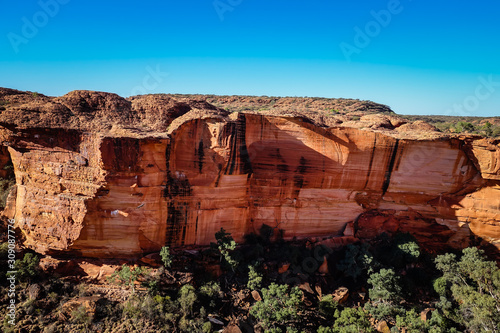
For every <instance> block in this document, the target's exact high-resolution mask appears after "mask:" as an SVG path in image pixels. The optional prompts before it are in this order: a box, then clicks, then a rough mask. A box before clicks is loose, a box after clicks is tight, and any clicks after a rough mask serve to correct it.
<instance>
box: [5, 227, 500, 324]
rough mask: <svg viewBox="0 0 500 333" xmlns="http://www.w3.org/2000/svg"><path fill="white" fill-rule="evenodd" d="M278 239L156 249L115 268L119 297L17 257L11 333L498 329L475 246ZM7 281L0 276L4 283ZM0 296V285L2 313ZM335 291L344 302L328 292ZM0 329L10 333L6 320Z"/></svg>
mask: <svg viewBox="0 0 500 333" xmlns="http://www.w3.org/2000/svg"><path fill="white" fill-rule="evenodd" d="M279 235H280V233H279V231H278V230H275V229H273V228H270V227H267V226H264V227H263V228H262V229H261V232H260V233H259V234H258V235H253V234H252V235H248V236H247V237H246V242H245V243H244V244H240V245H238V244H236V243H235V242H234V240H233V238H232V237H231V235H230V234H229V233H227V232H226V231H224V230H220V231H219V232H217V234H216V237H215V238H216V242H214V243H213V244H212V246H211V247H210V248H209V249H204V250H201V251H198V252H195V251H190V252H185V251H174V250H173V249H169V248H168V247H164V248H163V249H162V251H161V255H160V258H161V262H162V264H163V267H161V268H159V269H153V268H145V267H140V266H134V265H132V264H125V265H122V266H121V267H120V268H119V269H117V270H116V271H115V273H114V274H113V275H112V276H111V277H110V278H109V281H110V282H109V283H112V284H113V285H109V286H108V287H110V288H111V286H115V288H118V290H120V291H121V292H123V293H122V294H121V295H122V296H121V299H113V298H111V297H106V296H102V295H101V296H96V295H95V293H93V292H92V290H91V289H90V288H89V286H88V285H86V284H80V285H79V284H78V283H76V282H75V281H77V279H75V277H72V276H68V277H58V276H49V275H44V273H42V272H41V270H40V269H39V268H38V257H37V256H36V255H34V254H32V253H29V252H27V253H25V254H24V255H23V257H22V259H21V260H18V261H17V262H16V269H17V270H18V272H19V273H18V275H17V278H18V279H19V281H18V283H19V286H18V295H17V304H18V313H17V323H18V327H22V329H21V331H22V332H30V331H32V332H69V331H71V332H73V331H75V332H77V331H81V332H215V331H218V330H220V329H221V328H223V327H227V326H230V325H238V326H239V327H240V328H241V329H242V331H251V330H254V331H255V332H275V333H278V332H283V333H285V332H321V333H329V332H375V331H376V329H379V330H381V331H384V330H385V331H387V332H389V331H390V332H402V331H403V330H404V331H405V332H433V333H434V332H435V333H437V332H498V330H499V329H498V327H500V270H499V269H498V267H497V265H496V263H495V262H493V261H488V260H487V259H486V257H485V256H484V253H483V251H482V250H480V249H477V248H474V247H471V248H466V249H464V250H463V251H462V252H457V253H446V254H442V255H437V256H432V255H430V254H429V253H426V252H425V251H423V250H422V249H421V248H420V247H419V245H418V244H417V243H416V242H415V239H414V238H413V237H412V236H410V235H408V234H397V235H395V236H394V237H389V236H387V235H385V234H383V235H382V236H380V237H378V238H377V239H375V240H373V241H372V242H370V243H358V244H351V245H348V246H346V247H345V248H342V249H337V250H332V249H330V248H326V247H324V246H321V245H320V246H314V245H313V244H310V243H298V242H295V243H291V242H285V241H283V240H282V239H280V238H279ZM276 238H277V239H276ZM271 239H273V241H271ZM7 248H8V245H7V243H3V244H2V246H1V247H0V258H1V259H2V267H1V269H2V272H5V271H6V270H7V269H6V267H5V265H6V262H5V260H3V259H4V258H6V257H7ZM325 258H326V259H325ZM325 260H326V262H327V263H328V267H329V272H325V270H324V267H325V265H326V264H325V262H324V261H325ZM214 264H215V265H217V266H220V267H221V269H222V272H221V273H219V274H210V272H211V271H210V270H208V269H207V267H208V266H210V265H212V266H213V265H214ZM320 267H322V269H319V268H320ZM5 280H6V279H5V276H2V284H4V281H5ZM34 286H35V287H34ZM340 287H345V288H340ZM6 288H7V287H6V286H5V285H2V293H1V295H2V296H1V297H2V312H3V313H6V307H7V300H8V298H7V292H6ZM339 288H340V289H344V290H346V291H347V290H348V293H347V292H345V293H343V294H341V293H338V292H336V291H338V290H340V289H339ZM34 290H35V291H36V290H38V292H34ZM339 295H340V296H339ZM86 297H87V298H86ZM89 297H90V298H92V297H95V305H94V307H92V306H88V304H87V303H85V302H80V303H76V304H77V306H74V307H73V308H71V307H70V306H69V305H68V304H70V303H71V302H74V300H78V299H80V300H84V299H88V298H89ZM86 304H87V305H86ZM68 309H69V310H68ZM2 331H3V332H14V329H13V327H11V326H10V325H9V324H8V323H7V321H6V320H5V321H4V322H3V328H2ZM16 332H17V330H16Z"/></svg>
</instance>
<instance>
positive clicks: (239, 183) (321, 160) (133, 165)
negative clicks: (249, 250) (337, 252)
mask: <svg viewBox="0 0 500 333" xmlns="http://www.w3.org/2000/svg"><path fill="white" fill-rule="evenodd" d="M207 100H209V101H211V102H212V103H214V104H217V105H220V106H223V105H229V104H230V102H231V100H230V99H228V97H224V98H220V99H218V100H217V97H214V96H208V97H207V96H205V97H203V96H201V95H197V96H190V97H188V96H176V95H148V96H136V97H130V98H128V99H124V98H121V97H119V96H117V95H114V94H108V93H100V92H88V91H74V92H71V93H68V94H66V95H64V96H61V97H57V98H53V97H47V96H43V95H38V94H32V93H26V92H20V91H16V90H11V89H0V126H2V130H1V133H0V135H1V137H2V142H3V146H4V147H8V148H4V149H1V150H0V155H1V156H0V164H1V165H0V167H3V166H5V165H6V164H7V163H10V162H12V164H13V167H14V173H15V183H16V186H14V187H13V188H12V189H11V190H10V195H9V198H8V199H7V203H6V208H5V211H4V215H5V216H7V217H11V218H12V217H15V219H16V224H17V226H18V227H19V228H20V230H22V232H23V234H24V237H25V245H26V246H28V247H31V248H33V249H34V250H36V251H38V252H40V253H51V254H64V253H73V254H79V255H83V256H90V257H130V256H139V255H142V254H143V253H148V252H154V251H158V250H159V249H160V248H161V247H162V246H163V245H164V244H169V245H171V246H186V245H206V244H209V243H210V242H211V241H213V239H214V234H215V232H216V231H218V230H219V229H220V228H221V227H223V228H225V229H226V230H227V231H229V232H230V233H231V234H232V235H233V237H234V238H235V239H236V240H237V241H242V239H243V236H244V235H245V234H248V233H251V232H256V231H257V230H258V229H259V228H260V226H261V225H262V224H267V225H270V226H274V227H277V228H280V229H282V230H284V237H285V238H288V239H291V238H294V237H316V238H317V239H321V238H323V237H332V236H336V237H339V238H338V239H337V238H334V239H337V240H338V242H340V243H342V242H344V240H346V241H352V240H355V239H367V238H372V237H375V236H376V235H377V234H380V233H381V232H384V231H385V232H396V231H403V232H411V233H412V234H414V235H415V236H416V237H417V239H418V240H419V241H420V242H421V243H422V244H425V246H427V247H428V248H429V249H440V248H443V247H447V246H452V247H464V246H466V245H468V244H469V243H470V242H471V241H475V240H481V239H482V240H483V241H484V242H485V244H491V245H493V246H495V247H497V248H498V249H500V144H499V141H498V140H493V139H484V138H481V137H479V136H458V135H453V136H452V135H445V134H442V133H440V132H437V131H435V129H434V128H433V127H429V126H428V125H427V124H425V123H423V124H422V123H419V122H415V123H409V124H407V123H406V121H404V120H403V119H401V118H399V117H397V116H396V115H394V114H393V113H392V112H390V109H388V108H387V107H385V106H380V105H377V104H375V103H367V102H361V101H352V103H351V102H350V101H349V100H329V101H327V102H321V103H323V104H321V103H320V102H317V103H320V105H326V106H325V108H324V110H323V111H322V112H321V111H315V112H311V110H310V109H307V108H297V106H295V108H293V106H294V104H293V102H289V101H287V100H282V101H280V100H276V101H274V103H272V102H273V101H272V100H271V101H264V102H265V103H267V104H266V105H268V106H269V104H270V103H272V105H276V104H277V105H278V107H276V108H273V107H272V105H271V106H269V107H267V108H265V109H262V110H256V109H254V110H247V111H244V112H230V111H231V110H229V111H228V110H225V109H223V108H219V107H216V106H214V105H213V104H210V103H208V102H207ZM240 101H241V100H240ZM233 102H234V101H233ZM228 103H229V104H228ZM325 103H326V104H325ZM332 103H333V104H334V105H347V106H346V107H344V109H341V110H337V111H336V112H335V113H332V111H331V105H333V104H332ZM335 103H337V104H335ZM338 103H340V104H338ZM356 103H357V104H356ZM286 105H290V109H289V110H288V109H287V107H286ZM349 107H351V108H357V109H353V110H351V109H348V108H349ZM358 109H359V111H356V110H358ZM348 111H349V112H358V114H359V115H360V117H361V118H360V119H359V120H353V119H352V117H350V115H349V112H348ZM380 112H384V113H383V114H380ZM0 176H2V177H5V175H3V174H2V175H0ZM342 237H343V238H342Z"/></svg>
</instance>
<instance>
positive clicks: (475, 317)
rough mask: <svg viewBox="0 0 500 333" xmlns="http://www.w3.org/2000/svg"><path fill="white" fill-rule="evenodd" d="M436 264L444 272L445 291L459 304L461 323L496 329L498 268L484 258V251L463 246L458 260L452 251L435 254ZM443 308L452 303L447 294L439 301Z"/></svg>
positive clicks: (499, 300)
mask: <svg viewBox="0 0 500 333" xmlns="http://www.w3.org/2000/svg"><path fill="white" fill-rule="evenodd" d="M435 263H436V268H437V269H438V270H440V271H441V272H442V273H443V277H442V278H443V279H444V280H445V281H446V283H447V285H446V293H448V294H451V295H452V297H453V299H454V300H455V301H456V302H457V303H458V304H459V310H460V313H461V315H462V318H457V319H458V320H460V321H461V324H463V325H465V326H466V327H467V328H468V329H469V330H471V331H485V332H486V331H495V329H496V328H498V327H500V270H499V269H498V267H497V265H496V263H495V262H493V261H487V260H486V259H485V257H484V251H483V250H479V249H477V248H474V247H472V248H466V249H464V250H463V251H462V257H461V259H460V260H457V256H456V255H454V254H444V255H440V256H437V257H436V260H435ZM440 303H441V304H440V305H441V306H442V307H443V308H444V309H443V310H444V311H449V312H450V313H451V315H452V318H456V317H454V316H453V311H452V309H450V308H451V307H452V306H453V303H451V302H449V301H448V300H447V299H446V297H442V301H441V302H440Z"/></svg>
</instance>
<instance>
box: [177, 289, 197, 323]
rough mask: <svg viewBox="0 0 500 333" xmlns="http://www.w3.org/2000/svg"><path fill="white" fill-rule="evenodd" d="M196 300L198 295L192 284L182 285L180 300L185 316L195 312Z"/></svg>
mask: <svg viewBox="0 0 500 333" xmlns="http://www.w3.org/2000/svg"><path fill="white" fill-rule="evenodd" d="M196 300H197V297H196V292H195V289H194V287H193V286H192V285H190V284H185V285H183V286H182V287H181V290H179V299H178V302H179V305H180V307H181V311H182V313H183V315H184V317H185V316H186V315H187V314H188V313H189V314H192V313H193V305H194V303H195V302H196Z"/></svg>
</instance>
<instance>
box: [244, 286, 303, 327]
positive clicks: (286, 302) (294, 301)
mask: <svg viewBox="0 0 500 333" xmlns="http://www.w3.org/2000/svg"><path fill="white" fill-rule="evenodd" d="M301 298H302V292H301V291H300V290H299V288H297V287H293V288H291V289H290V291H289V290H288V285H286V284H283V285H277V284H275V283H272V284H271V285H270V286H269V288H268V289H266V288H263V289H262V301H258V302H257V303H255V304H254V306H252V308H251V309H250V314H251V315H252V316H254V317H255V318H257V319H258V320H259V322H260V323H261V324H262V326H263V327H264V329H265V330H272V329H274V330H276V329H277V330H280V329H282V328H284V327H285V326H286V325H287V324H288V323H289V322H290V321H292V320H296V319H297V318H298V311H299V309H300V307H301V304H302V301H301Z"/></svg>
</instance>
